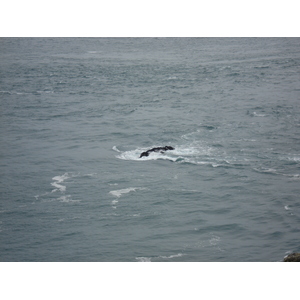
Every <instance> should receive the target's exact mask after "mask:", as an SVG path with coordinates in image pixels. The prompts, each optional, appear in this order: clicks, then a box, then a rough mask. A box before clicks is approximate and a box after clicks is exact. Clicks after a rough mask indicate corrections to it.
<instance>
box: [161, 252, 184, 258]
mask: <svg viewBox="0 0 300 300" xmlns="http://www.w3.org/2000/svg"><path fill="white" fill-rule="evenodd" d="M181 256H183V254H182V253H177V254H174V255H170V256H160V258H163V259H172V258H175V257H181Z"/></svg>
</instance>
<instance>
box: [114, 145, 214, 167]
mask: <svg viewBox="0 0 300 300" xmlns="http://www.w3.org/2000/svg"><path fill="white" fill-rule="evenodd" d="M154 147H159V146H157V145H153V146H151V147H148V148H136V149H133V150H129V151H123V152H122V151H120V150H119V149H118V148H117V147H116V146H114V147H113V148H112V149H113V150H114V151H116V152H118V153H119V154H118V155H117V156H116V157H117V158H119V159H122V160H133V161H139V162H144V161H149V160H169V161H172V162H181V163H182V162H187V163H194V164H197V163H198V162H197V161H195V159H194V158H196V157H199V156H210V155H211V151H212V148H210V147H203V146H193V145H184V146H175V150H169V151H166V152H164V153H160V152H152V153H151V154H150V155H149V156H143V157H141V158H140V155H141V153H142V152H144V151H147V150H148V149H150V148H154Z"/></svg>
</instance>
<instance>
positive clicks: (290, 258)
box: [283, 253, 300, 262]
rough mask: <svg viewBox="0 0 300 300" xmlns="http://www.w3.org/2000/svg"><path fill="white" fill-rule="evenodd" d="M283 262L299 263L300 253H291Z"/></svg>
mask: <svg viewBox="0 0 300 300" xmlns="http://www.w3.org/2000/svg"><path fill="white" fill-rule="evenodd" d="M283 261H288V262H289V261H299V262H300V253H292V254H289V255H288V256H286V257H285V258H284V259H283Z"/></svg>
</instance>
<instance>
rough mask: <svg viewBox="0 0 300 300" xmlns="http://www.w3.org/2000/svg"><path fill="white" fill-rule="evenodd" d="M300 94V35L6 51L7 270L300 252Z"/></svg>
mask: <svg viewBox="0 0 300 300" xmlns="http://www.w3.org/2000/svg"><path fill="white" fill-rule="evenodd" d="M299 83H300V39H299V38H1V39H0V101H1V102H0V103H1V117H0V126H1V127H0V130H1V135H0V139H1V148H0V154H1V160H0V176H1V178H0V180H1V181H0V197H1V207H0V260H1V261H132V262H134V261H136V262H138V261H152V262H156V261H163V262H169V261H172V262H175V261H210V262H212V261H215V262H219V261H281V260H283V257H284V256H285V255H287V254H289V253H291V252H294V251H300V199H299V194H300V136H299V134H300V115H299V113H300V85H299ZM166 145H170V146H173V147H175V150H172V151H167V152H165V153H152V154H150V155H149V156H148V157H143V158H141V159H140V158H139V155H140V153H141V152H143V151H146V150H147V149H150V148H153V147H157V146H166Z"/></svg>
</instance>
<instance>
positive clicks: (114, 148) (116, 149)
mask: <svg viewBox="0 0 300 300" xmlns="http://www.w3.org/2000/svg"><path fill="white" fill-rule="evenodd" d="M112 149H113V150H114V151H116V152H121V151H120V150H119V149H118V148H117V146H113V147H112Z"/></svg>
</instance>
